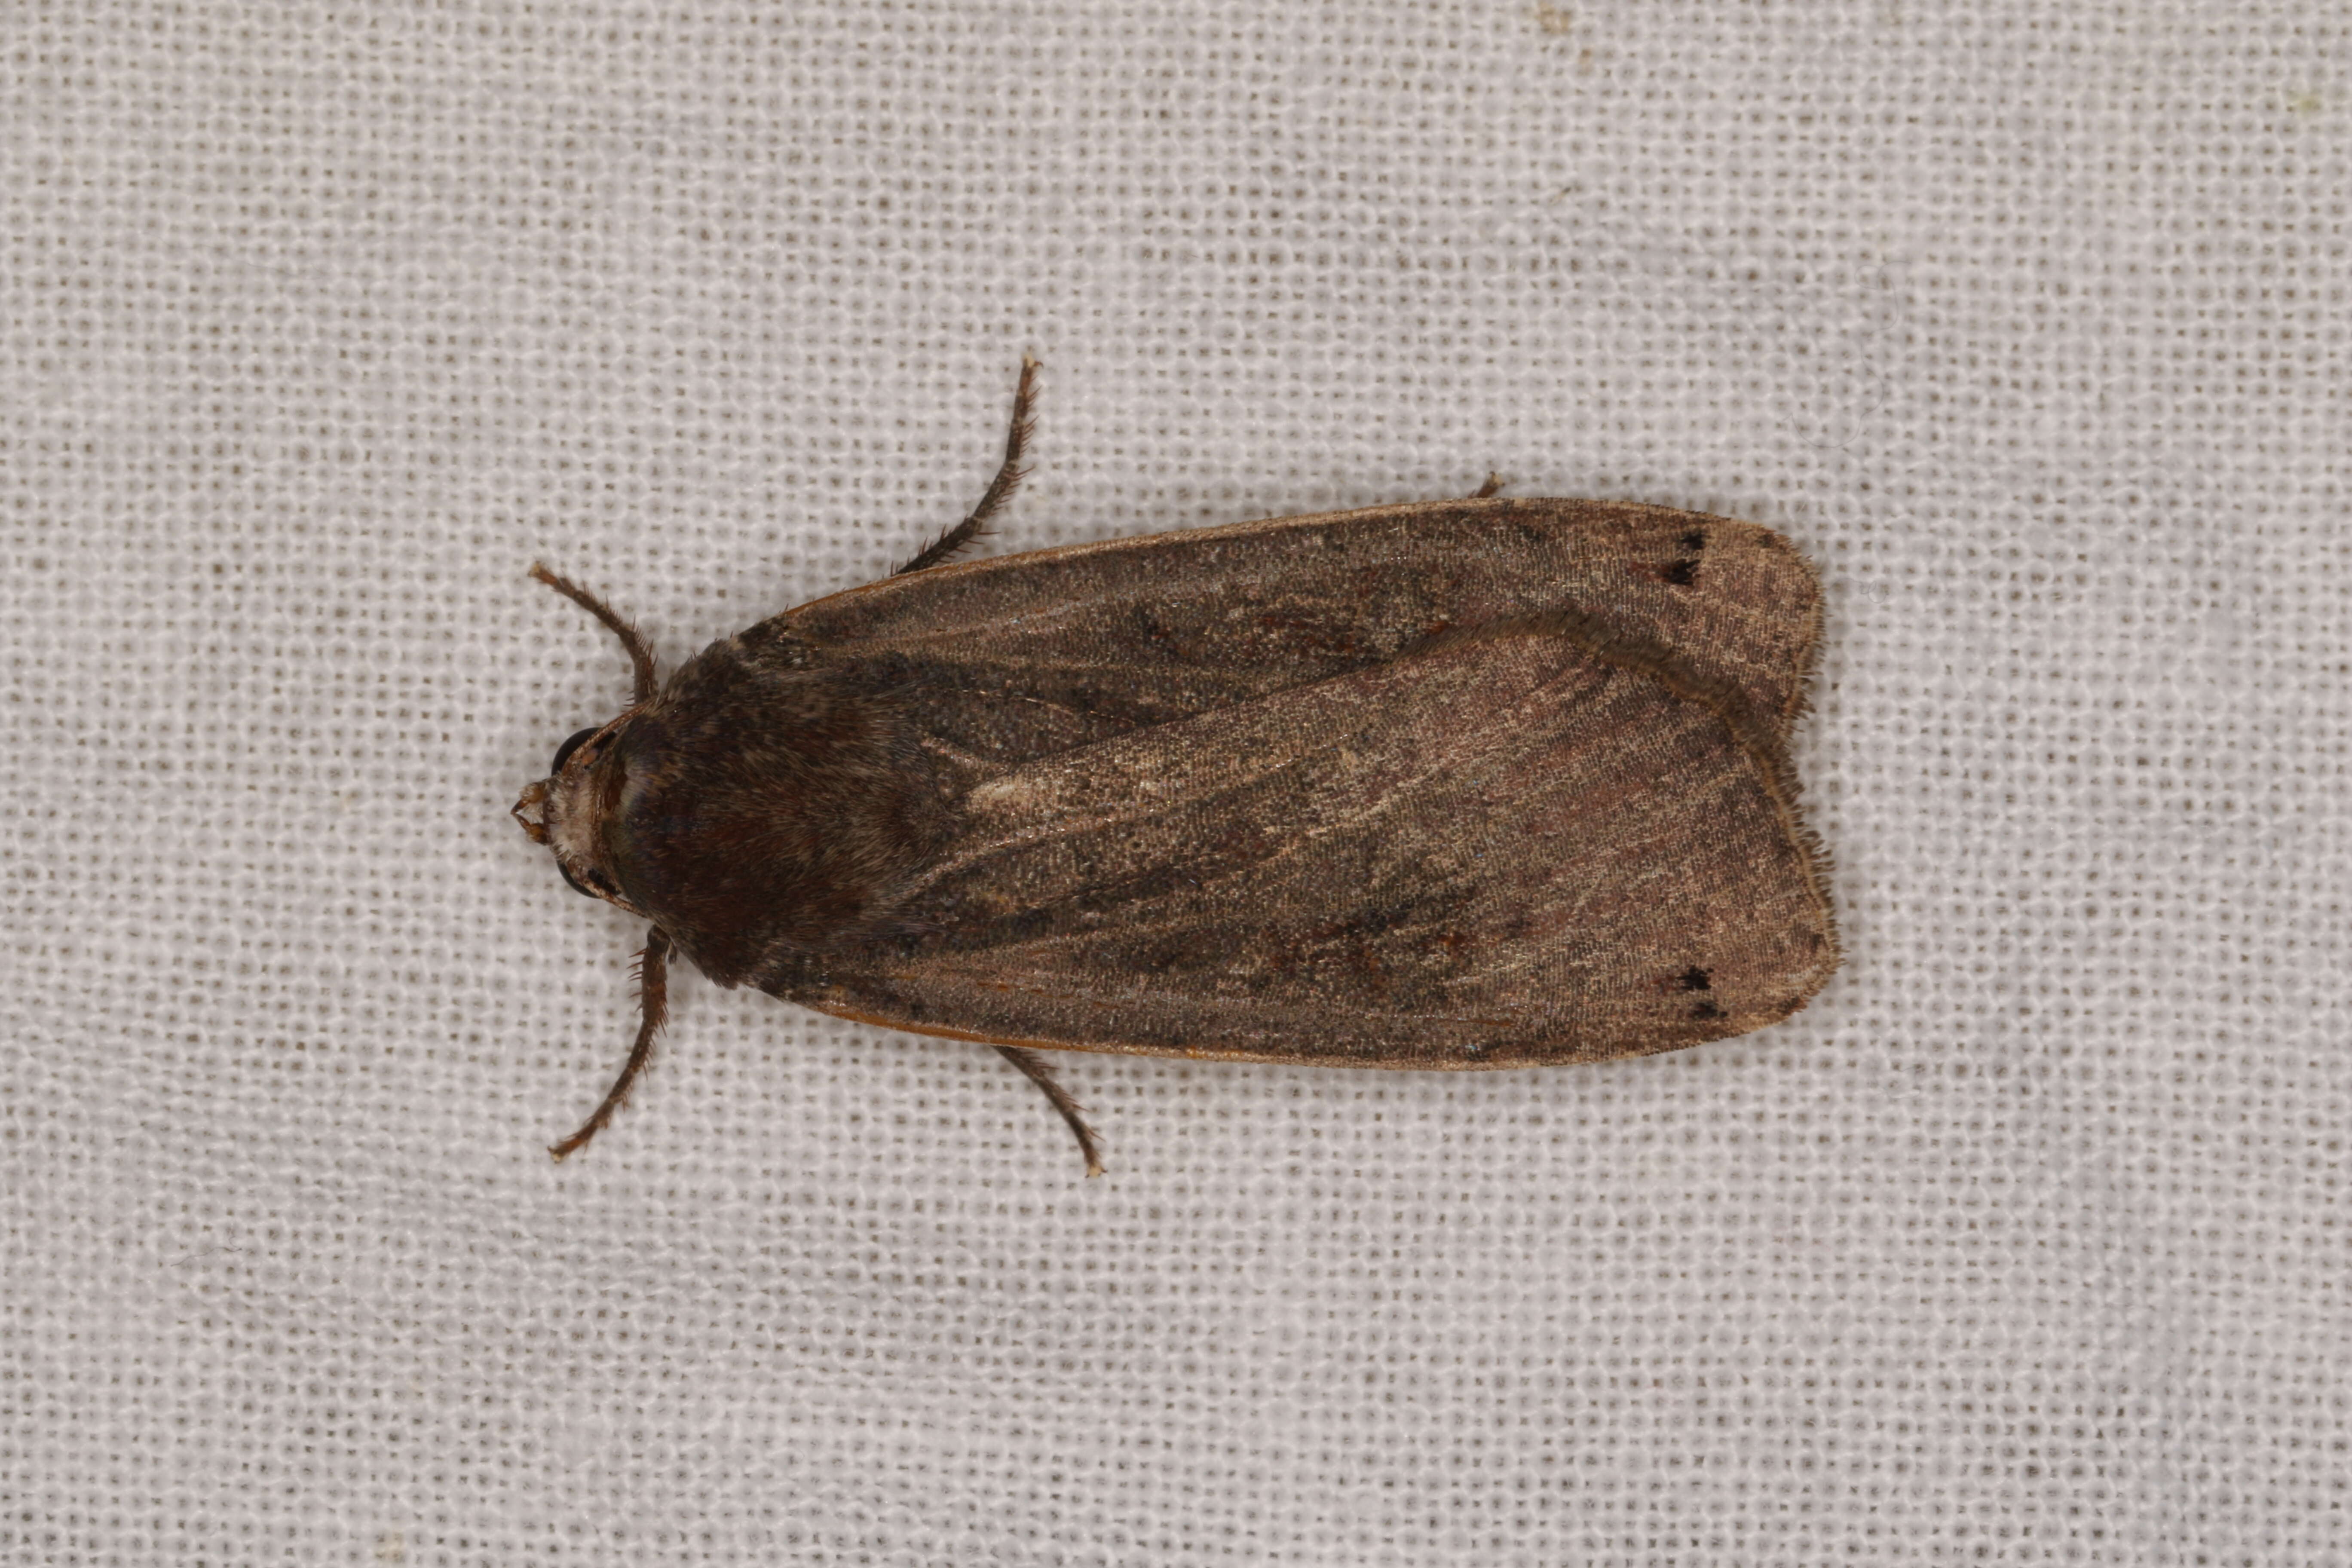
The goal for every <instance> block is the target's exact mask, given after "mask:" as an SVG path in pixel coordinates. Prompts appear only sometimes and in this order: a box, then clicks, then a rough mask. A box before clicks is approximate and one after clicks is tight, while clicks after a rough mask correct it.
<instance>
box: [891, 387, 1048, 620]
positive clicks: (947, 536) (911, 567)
mask: <svg viewBox="0 0 2352 1568" xmlns="http://www.w3.org/2000/svg"><path fill="white" fill-rule="evenodd" d="M1038 368H1039V367H1038V364H1037V362H1036V361H1035V360H1034V359H1031V358H1030V357H1029V356H1028V355H1027V354H1023V355H1022V356H1021V384H1020V385H1018V386H1016V387H1014V388H1013V427H1012V428H1011V429H1009V430H1007V431H1006V432H1005V433H1004V463H1003V467H1001V468H998V469H997V470H996V477H995V478H994V479H991V480H989V481H988V489H986V490H985V491H984V492H983V493H982V496H981V498H980V504H979V505H978V506H976V507H974V508H972V509H971V516H970V517H968V518H965V519H964V520H963V521H961V522H959V523H957V524H956V525H955V526H954V527H953V528H950V529H949V530H948V531H946V532H945V533H942V534H940V536H939V537H938V538H937V539H935V540H933V541H931V542H930V544H929V547H928V548H926V549H925V550H924V551H923V552H922V553H921V554H919V555H918V556H916V557H915V558H914V559H913V560H912V561H909V562H908V563H906V564H905V565H904V566H901V567H899V568H898V571H897V572H895V573H893V574H892V575H893V576H903V575H905V574H907V573H909V572H920V571H921V570H922V569H923V568H924V567H926V566H936V565H938V564H939V563H940V562H942V561H945V560H946V559H947V558H948V557H949V556H950V555H953V554H954V553H955V552H957V551H959V550H961V549H962V548H963V547H964V546H965V545H967V544H970V543H971V542H972V541H973V540H975V539H978V538H979V537H980V535H981V532H982V530H983V529H984V528H985V527H986V526H987V523H988V519H989V515H990V514H991V513H992V512H993V511H995V510H996V509H997V508H998V507H1001V506H1003V504H1004V503H1005V502H1006V501H1007V500H1011V499H1012V497H1013V491H1014V490H1016V489H1020V488H1021V481H1022V480H1023V479H1026V478H1027V477H1028V475H1029V470H1028V469H1026V468H1023V467H1022V466H1021V451H1022V448H1023V447H1026V446H1027V445H1028V444H1029V433H1030V432H1031V431H1032V430H1034V429H1035V428H1036V426H1037V421H1036V417H1035V416H1034V415H1033V414H1032V413H1031V412H1030V405H1031V404H1032V403H1033V402H1034V401H1035V398H1036V393H1037V371H1038Z"/></svg>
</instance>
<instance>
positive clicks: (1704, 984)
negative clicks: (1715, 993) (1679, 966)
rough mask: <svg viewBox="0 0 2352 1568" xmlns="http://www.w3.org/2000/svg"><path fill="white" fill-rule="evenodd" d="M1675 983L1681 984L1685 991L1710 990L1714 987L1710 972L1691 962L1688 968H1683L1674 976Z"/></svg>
mask: <svg viewBox="0 0 2352 1568" xmlns="http://www.w3.org/2000/svg"><path fill="white" fill-rule="evenodd" d="M1675 983H1676V984H1679V985H1681V986H1682V988H1683V989H1684V990H1685V991H1712V990H1713V989H1715V983H1714V979H1713V976H1712V974H1711V973H1710V972H1709V971H1707V970H1704V969H1701V968H1700V967H1699V966H1698V965H1697V964H1696V963H1694V964H1692V965H1691V966H1690V967H1689V968H1688V969H1685V970H1684V971H1683V972H1682V973H1681V974H1679V975H1677V976H1675Z"/></svg>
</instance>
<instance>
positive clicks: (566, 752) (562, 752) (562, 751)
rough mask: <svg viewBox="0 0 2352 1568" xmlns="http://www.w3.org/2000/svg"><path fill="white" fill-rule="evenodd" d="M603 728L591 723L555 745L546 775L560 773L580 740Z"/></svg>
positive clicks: (578, 746)
mask: <svg viewBox="0 0 2352 1568" xmlns="http://www.w3.org/2000/svg"><path fill="white" fill-rule="evenodd" d="M603 728H604V726H603V725H602V724H591V725H590V726H588V728H586V729H585V730H583V731H580V733H578V734H577V735H574V736H572V739H570V740H568V741H566V742H563V744H562V745H560V746H558V747H556V748H555V761H553V762H552V763H549V764H548V766H547V776H548V777H549V778H553V777H554V776H555V775H556V774H558V773H562V771H563V763H564V762H565V760H566V759H567V758H569V757H570V756H571V755H572V752H576V751H578V750H579V749H580V742H583V741H585V740H587V739H589V738H590V737H591V736H593V735H594V734H595V733H596V732H597V731H600V730H602V729H603ZM583 890H584V889H583Z"/></svg>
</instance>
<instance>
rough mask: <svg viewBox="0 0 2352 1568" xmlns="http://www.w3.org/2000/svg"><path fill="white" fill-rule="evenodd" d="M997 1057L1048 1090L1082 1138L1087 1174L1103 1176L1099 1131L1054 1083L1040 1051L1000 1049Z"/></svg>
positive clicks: (1079, 1150)
mask: <svg viewBox="0 0 2352 1568" xmlns="http://www.w3.org/2000/svg"><path fill="white" fill-rule="evenodd" d="M996 1054H997V1055H998V1056H1001V1057H1003V1058H1004V1059H1005V1060H1006V1061H1008V1062H1011V1063H1012V1064H1013V1066H1014V1067H1017V1068H1020V1069H1021V1070H1022V1071H1023V1072H1024V1073H1026V1074H1028V1075H1029V1081H1030V1082H1031V1083H1034V1084H1035V1085H1036V1086H1037V1087H1038V1088H1039V1089H1044V1090H1045V1098H1046V1099H1047V1100H1052V1101H1053V1102H1054V1109H1055V1110H1058V1111H1060V1112H1061V1113H1062V1120H1063V1121H1066V1122H1068V1123H1069V1124H1070V1131H1073V1132H1075V1133H1076V1134H1077V1135H1078V1152H1079V1153H1081V1154H1084V1155H1085V1156H1086V1157H1087V1175H1089V1176H1099V1175H1101V1174H1102V1173H1103V1163H1102V1151H1101V1150H1100V1149H1098V1148H1097V1146H1096V1144H1095V1130H1094V1129H1093V1128H1091V1127H1089V1126H1087V1117H1086V1112H1085V1110H1082V1109H1081V1108H1080V1107H1079V1105H1078V1102H1077V1101H1076V1100H1072V1099H1071V1098H1070V1091H1069V1090H1068V1089H1064V1088H1063V1087H1062V1086H1061V1085H1060V1084H1058V1083H1055V1081H1054V1069H1053V1068H1049V1067H1047V1066H1046V1065H1045V1061H1044V1059H1043V1058H1040V1057H1039V1056H1038V1055H1037V1053H1036V1052H1034V1051H1027V1050H1023V1049H1022V1048H1021V1047H1019V1046H999V1047H996Z"/></svg>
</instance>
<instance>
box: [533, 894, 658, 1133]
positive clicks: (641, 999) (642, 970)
mask: <svg viewBox="0 0 2352 1568" xmlns="http://www.w3.org/2000/svg"><path fill="white" fill-rule="evenodd" d="M668 961H669V935H668V933H667V932H666V931H663V930H662V928H661V927H659V926H654V927H652V928H651V929H650V930H648V931H646V950H645V951H644V952H641V953H639V954H637V1007H638V1011H639V1013H640V1014H641V1017H640V1019H639V1021H638V1024H637V1043H636V1044H635V1045H634V1046H632V1047H629V1059H628V1061H627V1062H626V1063H625V1064H624V1065H623V1066H622V1068H621V1076H620V1077H619V1078H617V1079H614V1080H613V1087H612V1089H610V1090H608V1091H607V1092H606V1093H605V1096H604V1104H602V1105H600V1106H598V1107H597V1108H596V1111H595V1114H594V1115H593V1116H591V1117H589V1118H588V1120H587V1121H583V1122H582V1123H581V1124H580V1131H577V1132H574V1133H573V1134H572V1136H571V1137H569V1138H566V1139H565V1140H564V1141H563V1142H561V1143H556V1144H552V1145H551V1146H550V1147H549V1149H548V1151H547V1152H549V1153H551V1154H552V1155H554V1156H555V1157H556V1158H557V1159H558V1160H561V1159H562V1158H563V1157H564V1156H565V1155H567V1154H570V1153H572V1152H573V1151H575V1150H577V1149H578V1148H579V1147H580V1146H581V1145H582V1144H583V1143H585V1142H588V1140H590V1139H591V1138H593V1137H594V1136H596V1134H597V1133H599V1132H602V1131H604V1124H605V1123H606V1122H608V1121H612V1120H613V1112H614V1111H616V1110H620V1109H621V1105H622V1102H623V1101H624V1100H627V1099H628V1098H629V1086H630V1085H631V1084H633V1083H635V1082H636V1081H637V1074H639V1073H641V1072H643V1071H645V1069H646V1062H648V1061H650V1060H651V1059H652V1058H653V1054H654V1036H655V1035H656V1034H657V1033H659V1032H660V1030H661V1026H662V1020H663V1019H664V1018H665V1017H667V1016H668V1014H669V963H668Z"/></svg>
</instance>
